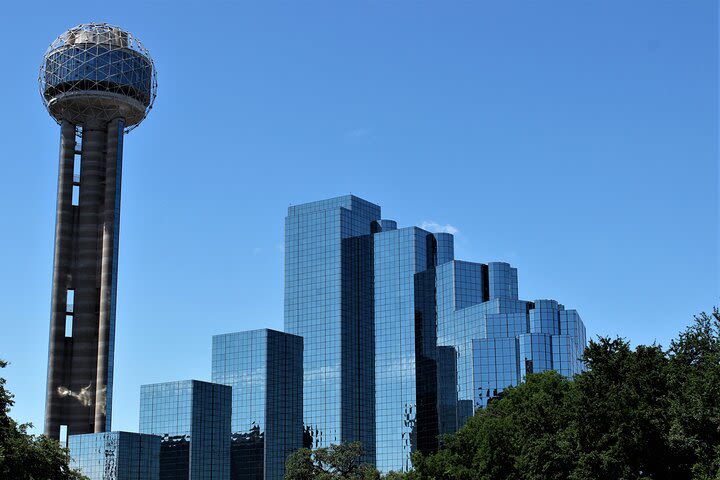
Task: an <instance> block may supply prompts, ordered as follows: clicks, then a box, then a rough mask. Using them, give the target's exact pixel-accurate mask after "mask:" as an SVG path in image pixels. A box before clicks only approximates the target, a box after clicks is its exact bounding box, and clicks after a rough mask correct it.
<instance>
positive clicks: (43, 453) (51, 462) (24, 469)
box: [0, 360, 87, 480]
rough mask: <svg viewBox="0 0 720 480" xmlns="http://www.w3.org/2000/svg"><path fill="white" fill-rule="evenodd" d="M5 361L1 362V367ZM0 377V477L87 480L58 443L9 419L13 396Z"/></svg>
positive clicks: (22, 479)
mask: <svg viewBox="0 0 720 480" xmlns="http://www.w3.org/2000/svg"><path fill="white" fill-rule="evenodd" d="M6 366H7V362H4V361H2V360H0V368H5V367H6ZM5 383H6V381H5V379H4V378H2V377H0V478H2V479H12V480H87V479H86V477H84V476H83V475H81V474H80V473H79V472H77V471H75V470H72V469H71V468H70V467H69V466H68V464H69V461H70V455H69V453H68V451H67V449H65V448H62V447H61V446H60V444H59V443H58V442H56V441H55V440H51V439H49V438H48V437H46V436H44V435H31V434H29V433H28V429H30V428H31V427H32V425H31V424H29V423H25V424H18V423H17V422H16V421H15V420H13V419H12V418H11V417H10V408H11V407H12V406H13V405H14V401H13V395H12V393H10V392H9V391H8V390H6V388H5Z"/></svg>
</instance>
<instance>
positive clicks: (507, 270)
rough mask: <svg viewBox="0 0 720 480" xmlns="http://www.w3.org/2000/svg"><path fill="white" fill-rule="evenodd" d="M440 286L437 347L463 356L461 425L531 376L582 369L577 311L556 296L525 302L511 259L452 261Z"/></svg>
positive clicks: (440, 272)
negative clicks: (565, 305) (450, 349)
mask: <svg viewBox="0 0 720 480" xmlns="http://www.w3.org/2000/svg"><path fill="white" fill-rule="evenodd" d="M436 284H437V296H436V298H437V312H438V344H439V345H443V346H448V347H452V348H454V349H455V351H456V354H457V385H458V398H457V402H458V403H457V412H456V413H457V428H459V427H460V426H462V425H463V424H464V423H465V422H466V421H467V419H468V418H469V417H470V416H472V415H473V413H474V411H475V410H476V409H477V408H481V407H484V406H486V405H487V403H488V401H489V400H491V399H492V398H494V397H496V396H497V395H498V394H500V393H501V392H502V390H503V389H504V388H506V387H508V386H511V385H517V384H518V383H519V382H520V381H522V380H523V379H524V378H525V375H526V374H527V373H533V372H534V373H539V372H543V371H546V370H556V371H558V372H559V373H561V374H563V375H565V376H566V377H568V378H572V377H573V376H574V375H576V374H578V373H580V372H581V371H582V370H583V368H584V367H583V364H582V362H581V361H580V360H579V359H580V357H581V356H582V352H583V349H584V348H585V326H584V324H583V323H582V320H581V319H580V316H579V315H578V313H577V312H576V311H575V310H565V308H564V307H563V306H562V305H560V304H558V303H557V302H556V301H553V300H536V301H535V302H528V301H522V300H519V299H518V282H517V270H516V269H515V268H512V267H511V266H510V265H508V264H507V263H502V262H492V263H488V264H480V263H471V262H462V261H457V260H456V261H453V262H449V263H446V264H444V265H441V266H439V267H438V269H437V279H436ZM453 431H454V430H452V429H451V430H448V431H441V433H452V432H453Z"/></svg>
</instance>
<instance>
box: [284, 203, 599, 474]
mask: <svg viewBox="0 0 720 480" xmlns="http://www.w3.org/2000/svg"><path fill="white" fill-rule="evenodd" d="M285 248H286V251H285V329H286V331H288V332H290V333H294V334H296V335H300V336H302V337H303V338H304V341H305V348H304V368H305V374H304V424H305V429H306V438H308V439H309V440H310V441H309V442H308V443H307V446H311V447H318V446H327V445H329V444H332V443H340V442H348V441H353V440H360V441H362V442H363V445H364V447H365V449H366V451H367V452H368V456H367V458H366V461H370V462H374V463H376V465H377V466H378V468H379V469H380V470H381V471H384V472H387V471H390V470H401V471H406V470H408V469H409V468H410V467H411V464H410V455H411V453H412V452H414V451H416V450H420V451H423V452H430V451H433V450H435V449H437V448H438V436H439V434H444V433H452V432H454V431H456V430H457V429H458V428H459V427H460V426H462V425H463V424H464V423H465V421H467V419H468V418H469V417H470V416H472V414H473V413H474V411H475V410H476V409H477V408H482V407H484V406H485V405H487V402H488V401H489V400H490V399H491V398H492V397H494V396H497V395H498V394H499V393H500V392H501V391H502V390H503V388H506V387H507V386H509V385H516V384H517V383H518V382H520V381H522V379H523V378H524V377H525V375H526V374H527V373H530V372H541V371H544V370H548V369H555V370H557V371H559V372H560V373H562V374H563V375H565V376H567V377H572V376H573V375H574V374H576V373H578V372H579V371H581V370H582V368H583V366H582V363H581V362H580V361H579V358H580V356H581V355H582V350H583V348H584V346H585V327H584V325H583V323H582V320H581V319H580V317H579V315H578V314H577V312H576V311H574V310H565V309H564V307H563V306H562V305H560V304H558V303H557V302H555V301H552V300H537V301H535V302H527V301H521V300H519V299H518V280H517V270H516V269H515V268H512V267H511V266H510V265H508V264H507V263H501V262H491V263H487V264H482V263H472V262H463V261H457V260H455V259H454V248H453V236H452V235H450V234H448V233H430V232H427V231H425V230H422V229H420V228H417V227H409V228H401V229H398V228H397V224H396V223H395V222H394V221H391V220H383V219H381V215H380V207H378V206H377V205H373V204H371V203H369V202H366V201H364V200H361V199H359V198H357V197H354V196H344V197H338V198H333V199H329V200H323V201H318V202H313V203H308V204H304V205H298V206H293V207H290V208H289V209H288V216H287V218H286V232H285Z"/></svg>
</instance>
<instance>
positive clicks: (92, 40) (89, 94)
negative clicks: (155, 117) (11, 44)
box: [39, 23, 157, 130]
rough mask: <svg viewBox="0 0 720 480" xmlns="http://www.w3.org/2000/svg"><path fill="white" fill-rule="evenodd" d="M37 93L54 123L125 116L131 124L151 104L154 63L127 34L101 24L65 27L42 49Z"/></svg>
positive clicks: (139, 117)
mask: <svg viewBox="0 0 720 480" xmlns="http://www.w3.org/2000/svg"><path fill="white" fill-rule="evenodd" d="M39 83H40V94H41V95H42V98H43V102H44V103H45V106H46V107H47V109H48V111H49V112H50V115H52V116H53V117H54V118H55V119H56V120H57V121H58V122H61V121H63V120H68V121H70V122H72V123H75V124H86V123H91V122H108V121H110V120H112V119H113V118H117V117H122V118H124V119H125V124H126V125H127V130H131V129H132V128H134V127H135V126H137V125H138V124H139V123H140V122H142V120H143V119H144V118H145V117H146V116H147V114H148V112H149V111H150V109H151V108H152V105H153V102H154V100H155V95H156V91H157V74H156V71H155V65H154V64H153V61H152V58H151V57H150V55H149V53H148V51H147V49H146V48H144V47H143V45H142V44H141V43H140V41H139V40H138V39H137V38H135V37H134V36H133V35H132V34H130V33H128V32H126V31H124V30H122V29H120V28H118V27H115V26H113V25H109V24H106V23H89V24H83V25H79V26H77V27H75V28H71V29H70V30H68V31H67V32H65V33H63V34H62V35H60V36H59V37H58V38H57V39H56V40H55V41H54V42H53V43H52V44H51V45H50V47H49V48H48V50H47V52H46V53H45V57H44V59H43V63H42V66H41V67H40V76H39Z"/></svg>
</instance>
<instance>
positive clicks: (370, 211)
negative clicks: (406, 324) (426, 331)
mask: <svg viewBox="0 0 720 480" xmlns="http://www.w3.org/2000/svg"><path fill="white" fill-rule="evenodd" d="M377 220H380V207H378V206H377V205H373V204H372V203H369V202H367V201H365V200H362V199H359V198H357V197H354V196H352V195H349V196H344V197H338V198H333V199H330V200H323V201H319V202H313V203H308V204H304V205H298V206H293V207H290V208H289V209H288V215H287V217H286V219H285V331H286V332H288V333H291V334H295V335H299V336H301V337H303V339H304V365H303V368H304V379H303V421H304V430H305V443H306V445H307V446H308V447H320V446H328V445H330V444H336V443H340V442H350V441H354V440H359V441H361V442H362V443H363V445H364V448H365V452H366V457H365V461H368V462H374V461H375V445H374V443H375V412H374V410H375V403H374V401H375V384H374V373H375V363H374V348H375V347H374V341H375V337H374V329H373V301H372V297H373V287H372V281H373V279H372V266H373V261H372V243H371V242H372V238H371V236H370V234H371V232H372V229H373V228H374V227H373V225H378V224H377V222H376V221H377ZM375 228H377V227H375Z"/></svg>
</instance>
